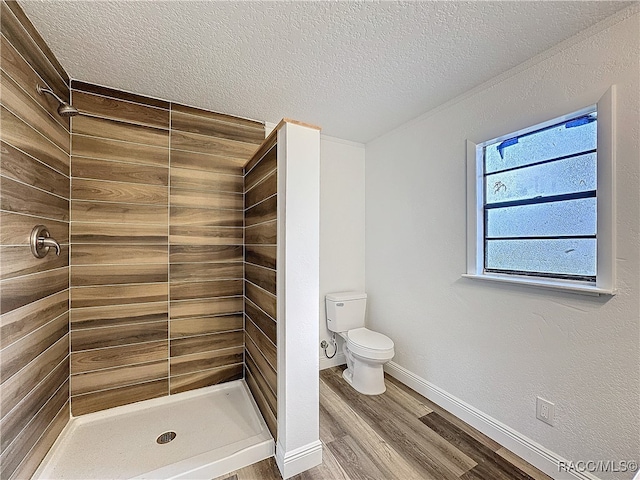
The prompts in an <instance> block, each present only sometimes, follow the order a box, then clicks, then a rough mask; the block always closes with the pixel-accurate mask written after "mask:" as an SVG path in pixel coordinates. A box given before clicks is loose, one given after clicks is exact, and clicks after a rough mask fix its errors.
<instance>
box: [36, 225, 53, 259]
mask: <svg viewBox="0 0 640 480" xmlns="http://www.w3.org/2000/svg"><path fill="white" fill-rule="evenodd" d="M51 248H53V249H55V251H56V255H58V256H60V244H59V243H58V242H57V241H56V240H55V239H54V238H52V237H51V234H50V233H49V230H47V227H45V226H44V225H36V226H35V227H33V230H31V253H33V256H34V257H36V258H44V257H46V256H47V254H48V253H49V250H50V249H51Z"/></svg>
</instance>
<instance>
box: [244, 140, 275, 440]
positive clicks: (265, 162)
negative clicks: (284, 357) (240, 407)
mask: <svg viewBox="0 0 640 480" xmlns="http://www.w3.org/2000/svg"><path fill="white" fill-rule="evenodd" d="M269 138H270V140H269V141H267V142H265V144H264V145H263V146H262V147H261V148H260V151H258V152H256V154H255V156H254V157H253V158H252V159H251V161H250V162H249V163H248V164H247V166H246V167H245V177H244V192H245V194H244V207H245V212H244V224H245V257H244V259H245V266H244V272H245V276H244V278H245V290H244V291H245V299H244V302H245V303H244V311H245V379H246V381H247V384H248V385H249V388H250V389H251V392H252V393H253V397H254V399H255V400H256V403H257V404H258V407H259V408H260V411H261V412H262V416H263V417H264V419H265V421H266V422H267V426H268V427H269V430H270V431H271V434H272V435H273V438H275V439H277V438H278V437H277V431H276V430H277V422H276V418H277V412H278V409H277V392H278V385H277V371H278V363H277V347H276V345H277V343H278V342H277V332H276V318H277V317H276V259H277V246H276V244H277V233H276V232H277V203H278V196H277V191H278V179H277V145H276V144H275V143H276V142H275V141H276V138H277V137H276V135H275V134H274V135H272V136H270V137H269Z"/></svg>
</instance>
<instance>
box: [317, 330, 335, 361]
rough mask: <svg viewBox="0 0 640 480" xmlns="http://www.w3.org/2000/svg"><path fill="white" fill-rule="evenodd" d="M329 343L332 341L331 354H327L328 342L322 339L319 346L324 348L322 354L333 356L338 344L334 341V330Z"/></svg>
mask: <svg viewBox="0 0 640 480" xmlns="http://www.w3.org/2000/svg"><path fill="white" fill-rule="evenodd" d="M331 343H333V354H332V355H331V356H329V355H327V348H328V347H329V344H328V343H327V341H326V340H323V341H322V343H320V346H321V347H322V349H323V350H324V356H325V357H327V358H333V357H335V356H336V353H338V344H337V343H336V334H335V332H334V333H333V335H331Z"/></svg>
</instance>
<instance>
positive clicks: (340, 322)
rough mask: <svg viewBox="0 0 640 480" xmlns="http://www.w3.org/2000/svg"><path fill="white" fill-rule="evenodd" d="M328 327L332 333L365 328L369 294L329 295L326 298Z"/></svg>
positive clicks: (347, 293)
mask: <svg viewBox="0 0 640 480" xmlns="http://www.w3.org/2000/svg"><path fill="white" fill-rule="evenodd" d="M325 301H326V307H327V327H328V328H329V330H331V331H332V332H337V333H340V332H347V331H349V330H353V329H354V328H361V327H364V314H365V311H366V309H367V294H366V293H364V292H337V293H329V294H327V296H326V297H325Z"/></svg>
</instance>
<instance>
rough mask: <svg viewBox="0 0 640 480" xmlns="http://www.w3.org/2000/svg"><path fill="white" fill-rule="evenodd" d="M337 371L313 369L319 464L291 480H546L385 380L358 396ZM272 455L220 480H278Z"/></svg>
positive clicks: (547, 479)
mask: <svg viewBox="0 0 640 480" xmlns="http://www.w3.org/2000/svg"><path fill="white" fill-rule="evenodd" d="M343 369H344V367H333V368H330V369H326V370H323V371H321V372H320V440H321V441H322V444H323V463H322V465H319V466H317V467H314V468H312V469H311V470H308V471H306V472H303V473H301V474H300V475H296V476H295V477H293V478H294V479H296V480H325V479H342V480H364V479H367V480H391V479H399V480H408V479H421V480H422V479H425V480H427V479H433V480H447V479H461V480H512V479H516V480H530V479H534V480H543V479H544V480H550V478H551V477H548V476H547V475H545V474H544V473H542V472H540V471H539V470H537V469H536V468H534V467H533V466H531V465H530V464H528V463H526V462H524V461H523V460H522V459H520V458H519V457H517V456H515V455H514V454H513V453H511V452H510V451H508V450H506V449H505V448H503V447H502V446H500V445H499V444H498V443H496V442H494V441H493V440H491V439H490V438H488V437H487V436H485V435H483V434H482V433H480V432H479V431H477V430H475V429H474V428H472V427H470V426H469V425H467V424H466V423H464V422H462V421H461V420H459V419H458V418H456V417H455V416H453V415H451V414H450V413H448V412H447V411H445V410H443V409H442V408H440V407H438V406H437V405H435V404H433V403H432V402H430V401H429V400H427V399H426V398H424V397H423V396H421V395H419V394H418V393H416V392H414V391H413V390H410V389H409V388H408V387H406V386H404V385H403V384H401V383H400V382H398V381H397V380H395V379H394V378H392V377H389V376H387V377H386V380H387V391H386V392H385V393H384V394H382V395H376V396H367V395H361V394H360V393H358V392H356V391H355V390H354V389H353V388H351V387H350V386H349V385H348V384H347V383H346V382H345V381H344V379H343V378H342V370H343ZM280 478H281V477H280V473H279V472H278V468H277V466H276V464H275V461H274V459H273V458H269V459H267V460H263V461H262V462H259V463H255V464H253V465H250V466H248V467H245V468H242V469H240V470H237V471H235V472H231V473H229V474H227V475H224V476H223V477H219V480H222V479H224V480H280Z"/></svg>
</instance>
